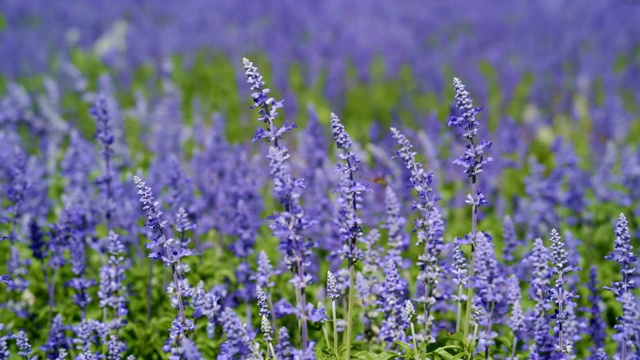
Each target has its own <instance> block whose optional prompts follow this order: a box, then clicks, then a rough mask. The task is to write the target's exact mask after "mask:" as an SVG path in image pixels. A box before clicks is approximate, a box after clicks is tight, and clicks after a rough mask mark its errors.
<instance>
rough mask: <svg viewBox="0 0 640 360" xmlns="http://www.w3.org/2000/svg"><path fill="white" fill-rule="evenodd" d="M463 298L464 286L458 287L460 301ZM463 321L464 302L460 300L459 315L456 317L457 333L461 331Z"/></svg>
mask: <svg viewBox="0 0 640 360" xmlns="http://www.w3.org/2000/svg"><path fill="white" fill-rule="evenodd" d="M461 297H462V285H458V299H460V298H461ZM461 321H462V300H458V314H457V316H456V332H458V331H460V323H461Z"/></svg>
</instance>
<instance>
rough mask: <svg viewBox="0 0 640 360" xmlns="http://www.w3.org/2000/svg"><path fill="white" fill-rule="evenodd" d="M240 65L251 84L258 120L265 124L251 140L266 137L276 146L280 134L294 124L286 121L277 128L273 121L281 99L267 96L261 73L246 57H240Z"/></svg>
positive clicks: (293, 126)
mask: <svg viewBox="0 0 640 360" xmlns="http://www.w3.org/2000/svg"><path fill="white" fill-rule="evenodd" d="M242 65H243V66H244V70H245V75H246V76H247V83H248V84H250V85H251V90H252V91H254V93H252V94H251V98H252V99H253V103H254V106H253V108H258V114H260V117H258V121H262V122H264V123H265V125H266V127H267V128H266V129H262V128H261V129H258V131H256V134H255V136H254V137H253V141H255V140H259V139H262V138H266V139H267V141H268V142H273V143H274V145H275V146H276V147H278V139H280V138H281V137H282V135H283V134H284V133H285V132H286V131H288V130H291V129H293V128H295V127H296V125H295V124H290V123H288V122H286V123H285V124H284V125H283V126H282V127H281V128H278V127H277V126H276V125H275V123H274V121H275V119H276V118H277V117H278V115H279V114H278V109H279V108H281V107H282V103H283V101H276V100H275V99H274V98H272V97H269V92H270V90H269V89H267V88H265V87H264V86H265V82H264V81H262V75H260V73H259V72H258V68H257V67H256V66H254V65H253V63H252V62H251V61H249V60H248V59H247V58H244V59H242Z"/></svg>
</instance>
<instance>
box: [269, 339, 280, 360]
mask: <svg viewBox="0 0 640 360" xmlns="http://www.w3.org/2000/svg"><path fill="white" fill-rule="evenodd" d="M269 351H271V356H273V360H278V357H277V356H276V352H275V350H274V349H273V343H272V342H271V341H269Z"/></svg>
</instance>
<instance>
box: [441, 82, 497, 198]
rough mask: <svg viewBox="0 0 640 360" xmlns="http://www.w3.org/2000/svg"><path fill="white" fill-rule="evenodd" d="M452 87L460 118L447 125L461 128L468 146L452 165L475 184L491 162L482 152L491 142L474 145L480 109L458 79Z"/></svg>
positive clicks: (454, 117) (455, 118)
mask: <svg viewBox="0 0 640 360" xmlns="http://www.w3.org/2000/svg"><path fill="white" fill-rule="evenodd" d="M453 86H454V88H455V91H456V106H457V108H458V111H459V112H460V116H452V117H451V118H450V119H449V122H448V125H449V126H452V125H455V126H459V127H461V128H463V129H464V134H463V136H464V137H465V138H466V139H467V140H468V144H466V145H465V152H464V153H463V154H462V155H461V156H460V157H459V158H458V159H456V160H455V161H454V164H457V165H460V166H462V167H463V168H464V173H465V174H466V175H467V176H469V177H470V178H471V179H472V182H473V183H475V182H476V177H477V176H478V174H480V173H481V172H482V167H483V166H484V165H485V164H487V163H488V162H489V161H491V160H492V159H491V157H485V156H484V151H485V150H486V149H489V148H490V147H491V142H488V141H484V140H483V141H479V142H478V144H476V143H475V142H476V137H477V136H478V129H479V123H478V120H477V119H476V115H477V114H478V113H480V111H481V110H482V108H477V107H474V106H473V100H471V97H469V92H467V91H466V90H465V88H464V84H462V82H461V81H460V80H459V79H458V78H454V79H453ZM479 195H480V193H478V194H472V196H479Z"/></svg>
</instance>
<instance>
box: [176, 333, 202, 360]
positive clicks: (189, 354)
mask: <svg viewBox="0 0 640 360" xmlns="http://www.w3.org/2000/svg"><path fill="white" fill-rule="evenodd" d="M180 345H181V348H182V354H181V355H182V357H178V359H183V358H184V359H185V360H201V359H204V357H203V356H202V354H201V353H200V350H198V347H197V346H196V344H194V343H193V341H191V340H190V339H188V338H184V339H182V342H181V343H180Z"/></svg>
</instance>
